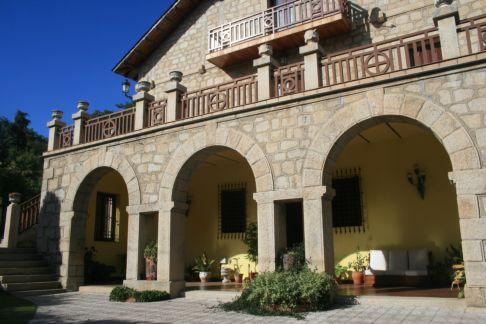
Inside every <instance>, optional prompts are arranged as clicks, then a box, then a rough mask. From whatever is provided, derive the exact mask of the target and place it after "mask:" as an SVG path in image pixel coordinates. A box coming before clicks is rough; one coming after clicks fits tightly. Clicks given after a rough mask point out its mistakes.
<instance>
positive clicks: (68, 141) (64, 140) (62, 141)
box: [59, 125, 74, 148]
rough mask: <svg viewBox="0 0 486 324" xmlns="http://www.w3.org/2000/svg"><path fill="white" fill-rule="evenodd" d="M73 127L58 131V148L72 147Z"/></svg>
mask: <svg viewBox="0 0 486 324" xmlns="http://www.w3.org/2000/svg"><path fill="white" fill-rule="evenodd" d="M73 139H74V125H69V126H66V127H63V128H61V129H60V130H59V148H66V147H71V146H73Z"/></svg>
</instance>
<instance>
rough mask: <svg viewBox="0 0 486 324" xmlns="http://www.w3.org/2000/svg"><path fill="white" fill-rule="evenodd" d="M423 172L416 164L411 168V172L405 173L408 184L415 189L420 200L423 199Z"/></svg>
mask: <svg viewBox="0 0 486 324" xmlns="http://www.w3.org/2000/svg"><path fill="white" fill-rule="evenodd" d="M425 178H426V174H425V171H424V170H422V169H420V167H419V166H418V164H415V165H414V166H413V172H408V173H407V179H408V182H410V184H411V185H413V186H415V187H416V188H417V191H418V193H419V195H420V198H422V199H425Z"/></svg>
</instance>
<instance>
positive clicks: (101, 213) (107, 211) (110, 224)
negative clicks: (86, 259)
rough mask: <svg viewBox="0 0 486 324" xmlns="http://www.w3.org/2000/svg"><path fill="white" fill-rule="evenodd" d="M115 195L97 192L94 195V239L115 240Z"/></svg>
mask: <svg viewBox="0 0 486 324" xmlns="http://www.w3.org/2000/svg"><path fill="white" fill-rule="evenodd" d="M115 226H116V196H115V195H113V194H107V193H101V192H99V193H98V194H97V196H96V217H95V240H96V241H115Z"/></svg>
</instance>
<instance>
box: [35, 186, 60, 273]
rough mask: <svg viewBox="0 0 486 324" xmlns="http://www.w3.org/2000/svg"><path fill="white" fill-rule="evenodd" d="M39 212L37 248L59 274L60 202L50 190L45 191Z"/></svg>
mask: <svg viewBox="0 0 486 324" xmlns="http://www.w3.org/2000/svg"><path fill="white" fill-rule="evenodd" d="M41 205H42V207H41V210H40V213H39V223H38V225H37V249H38V251H39V252H41V253H43V254H44V255H45V256H46V257H47V261H48V262H49V265H50V266H52V267H53V268H54V269H55V271H56V274H57V275H59V274H60V267H61V264H62V256H61V252H60V244H61V224H60V213H61V202H60V201H59V198H58V197H57V196H56V195H55V194H54V193H52V192H47V194H46V196H45V197H44V200H43V201H42V204H41Z"/></svg>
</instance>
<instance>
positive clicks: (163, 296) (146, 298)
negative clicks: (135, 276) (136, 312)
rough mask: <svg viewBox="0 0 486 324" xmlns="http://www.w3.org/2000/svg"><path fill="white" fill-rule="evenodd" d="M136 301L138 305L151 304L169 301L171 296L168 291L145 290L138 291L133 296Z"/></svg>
mask: <svg viewBox="0 0 486 324" xmlns="http://www.w3.org/2000/svg"><path fill="white" fill-rule="evenodd" d="M133 297H134V298H135V301H136V302H137V303H150V302H156V301H162V300H167V299H169V298H170V295H169V293H168V292H166V291H158V290H145V291H136V292H135V293H134V294H133Z"/></svg>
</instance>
